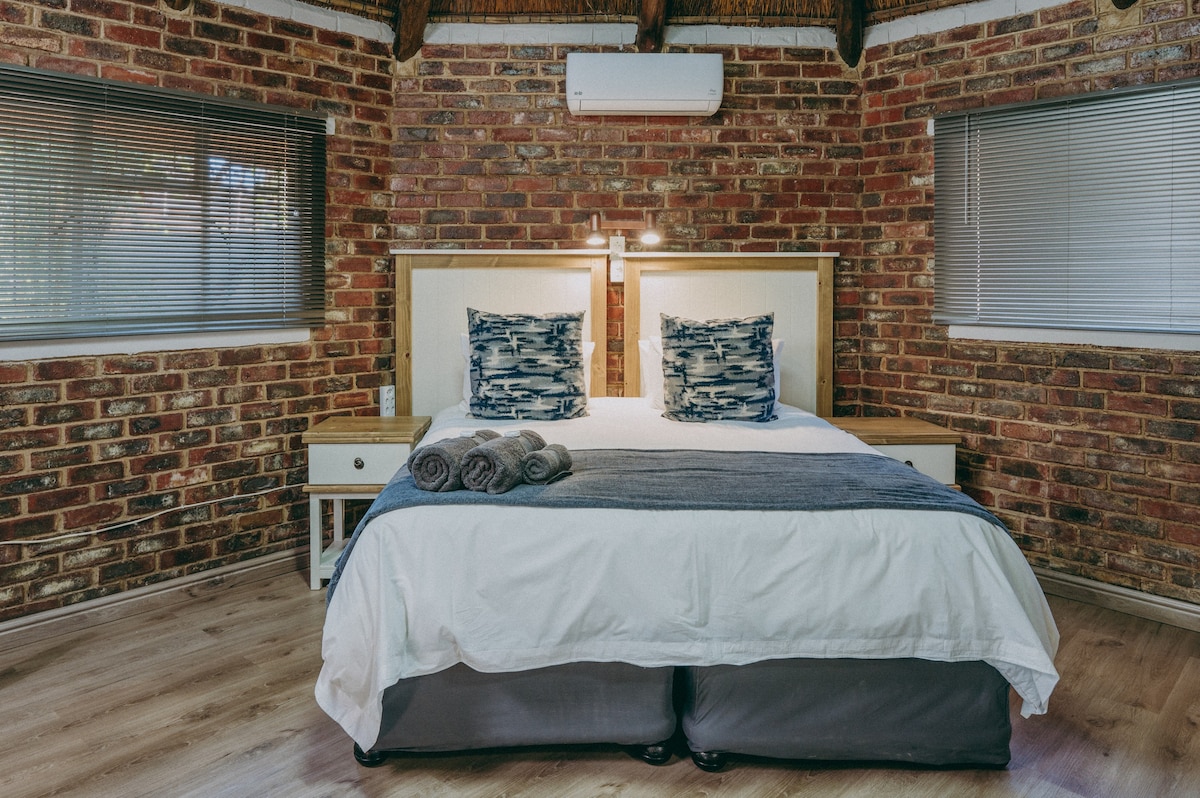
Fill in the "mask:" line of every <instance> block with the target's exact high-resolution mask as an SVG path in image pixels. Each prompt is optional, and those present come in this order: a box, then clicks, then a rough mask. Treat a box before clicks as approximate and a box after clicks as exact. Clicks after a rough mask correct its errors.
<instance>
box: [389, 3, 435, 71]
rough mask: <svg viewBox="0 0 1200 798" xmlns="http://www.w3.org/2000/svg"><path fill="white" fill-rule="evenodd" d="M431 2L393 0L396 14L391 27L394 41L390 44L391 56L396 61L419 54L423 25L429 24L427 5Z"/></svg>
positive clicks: (423, 39)
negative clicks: (394, 37)
mask: <svg viewBox="0 0 1200 798" xmlns="http://www.w3.org/2000/svg"><path fill="white" fill-rule="evenodd" d="M431 2H432V0H395V3H396V14H395V17H394V19H395V22H394V23H393V25H392V27H393V28H394V29H395V31H396V40H395V41H394V42H393V43H392V55H394V56H396V60H397V61H407V60H408V59H410V58H412V57H413V56H414V55H416V54H417V53H419V52H421V46H422V45H424V44H425V25H426V23H428V22H429V5H430V3H431Z"/></svg>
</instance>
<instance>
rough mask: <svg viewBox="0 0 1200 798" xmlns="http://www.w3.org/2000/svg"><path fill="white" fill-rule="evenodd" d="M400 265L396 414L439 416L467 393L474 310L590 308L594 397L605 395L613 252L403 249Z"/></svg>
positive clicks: (588, 335) (587, 327)
mask: <svg viewBox="0 0 1200 798" xmlns="http://www.w3.org/2000/svg"><path fill="white" fill-rule="evenodd" d="M393 255H394V256H395V263H396V330H395V335H396V412H397V413H398V414H400V415H410V414H416V415H432V414H433V413H436V412H437V411H439V410H441V409H442V408H445V407H449V406H450V405H453V404H457V403H458V402H459V400H460V399H461V398H462V381H463V371H464V370H465V360H464V358H463V356H462V349H461V337H462V334H463V333H465V332H466V331H467V308H468V307H473V308H477V309H479V310H486V311H489V312H492V313H552V312H565V311H572V312H573V311H579V310H583V311H585V313H584V340H585V341H588V340H590V341H596V342H597V343H596V351H595V353H594V354H593V356H592V364H591V389H590V392H591V394H592V395H594V396H595V395H598V396H603V395H604V393H605V352H604V341H605V337H606V336H605V331H606V327H607V319H606V310H605V308H606V304H607V303H606V294H605V291H606V287H607V286H606V281H605V280H606V270H607V260H606V255H607V253H605V252H595V251H579V250H399V251H394V252H393Z"/></svg>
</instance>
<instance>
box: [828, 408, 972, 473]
mask: <svg viewBox="0 0 1200 798" xmlns="http://www.w3.org/2000/svg"><path fill="white" fill-rule="evenodd" d="M825 420H826V421H828V422H829V423H830V424H833V425H834V426H835V427H838V428H839V429H843V430H845V431H846V432H849V433H850V434H851V435H853V436H854V437H856V438H858V439H859V440H860V441H862V442H863V443H865V444H867V445H869V446H871V447H873V448H875V449H877V450H879V452H880V453H881V454H886V455H887V456H888V457H891V458H894V459H896V460H899V461H901V462H904V463H908V464H909V465H910V466H912V467H913V468H915V469H917V470H918V471H920V472H921V473H922V474H925V475H927V476H931V477H933V478H934V479H936V480H938V481H939V482H943V483H945V484H947V485H951V486H954V487H957V480H956V479H955V477H954V452H955V449H956V448H957V446H958V444H960V443H961V442H962V436H961V435H959V434H958V433H957V432H952V431H950V430H948V429H946V428H944V427H939V426H938V425H937V424H930V423H929V422H928V421H922V420H921V419H919V418H827V419H825Z"/></svg>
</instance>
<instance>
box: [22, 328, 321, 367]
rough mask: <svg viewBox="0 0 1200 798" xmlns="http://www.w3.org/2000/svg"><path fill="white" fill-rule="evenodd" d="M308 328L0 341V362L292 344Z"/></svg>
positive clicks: (305, 337) (306, 333)
mask: <svg viewBox="0 0 1200 798" xmlns="http://www.w3.org/2000/svg"><path fill="white" fill-rule="evenodd" d="M311 332H312V331H311V330H309V329H307V328H288V329H276V330H238V331H236V332H223V333H192V334H188V335H131V336H117V337H113V338H69V339H60V340H47V341H6V342H0V362H3V361H15V360H25V361H29V360H52V359H55V358H63V357H90V356H93V355H136V354H139V353H141V352H175V351H181V350H185V349H231V348H237V347H239V346H262V345H264V344H265V345H269V344H293V343H300V342H304V341H308V340H309V337H310V334H311Z"/></svg>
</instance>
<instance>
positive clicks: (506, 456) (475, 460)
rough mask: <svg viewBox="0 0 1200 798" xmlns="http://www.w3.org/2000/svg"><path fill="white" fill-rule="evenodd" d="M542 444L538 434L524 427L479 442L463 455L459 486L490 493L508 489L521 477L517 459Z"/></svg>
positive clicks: (521, 478) (522, 475)
mask: <svg viewBox="0 0 1200 798" xmlns="http://www.w3.org/2000/svg"><path fill="white" fill-rule="evenodd" d="M545 445H546V441H545V440H544V439H543V438H542V436H541V435H538V434H537V433H536V432H534V431H533V430H528V429H523V430H521V432H520V433H519V434H517V435H503V436H501V437H499V438H493V439H492V440H490V441H487V442H485V443H481V444H479V445H478V446H476V447H475V448H474V449H472V450H471V451H469V452H467V455H466V457H464V458H463V463H462V482H463V486H464V487H466V488H470V489H471V490H480V491H487V492H488V493H493V494H494V493H504V492H506V491H509V490H512V489H513V488H515V487H516V486H517V485H520V484H521V482H523V481H524V479H525V474H524V472H523V471H522V470H521V460H522V459H523V458H524V457H525V455H527V454H529V453H530V452H532V451H535V450H537V449H541V448H543V447H545Z"/></svg>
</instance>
